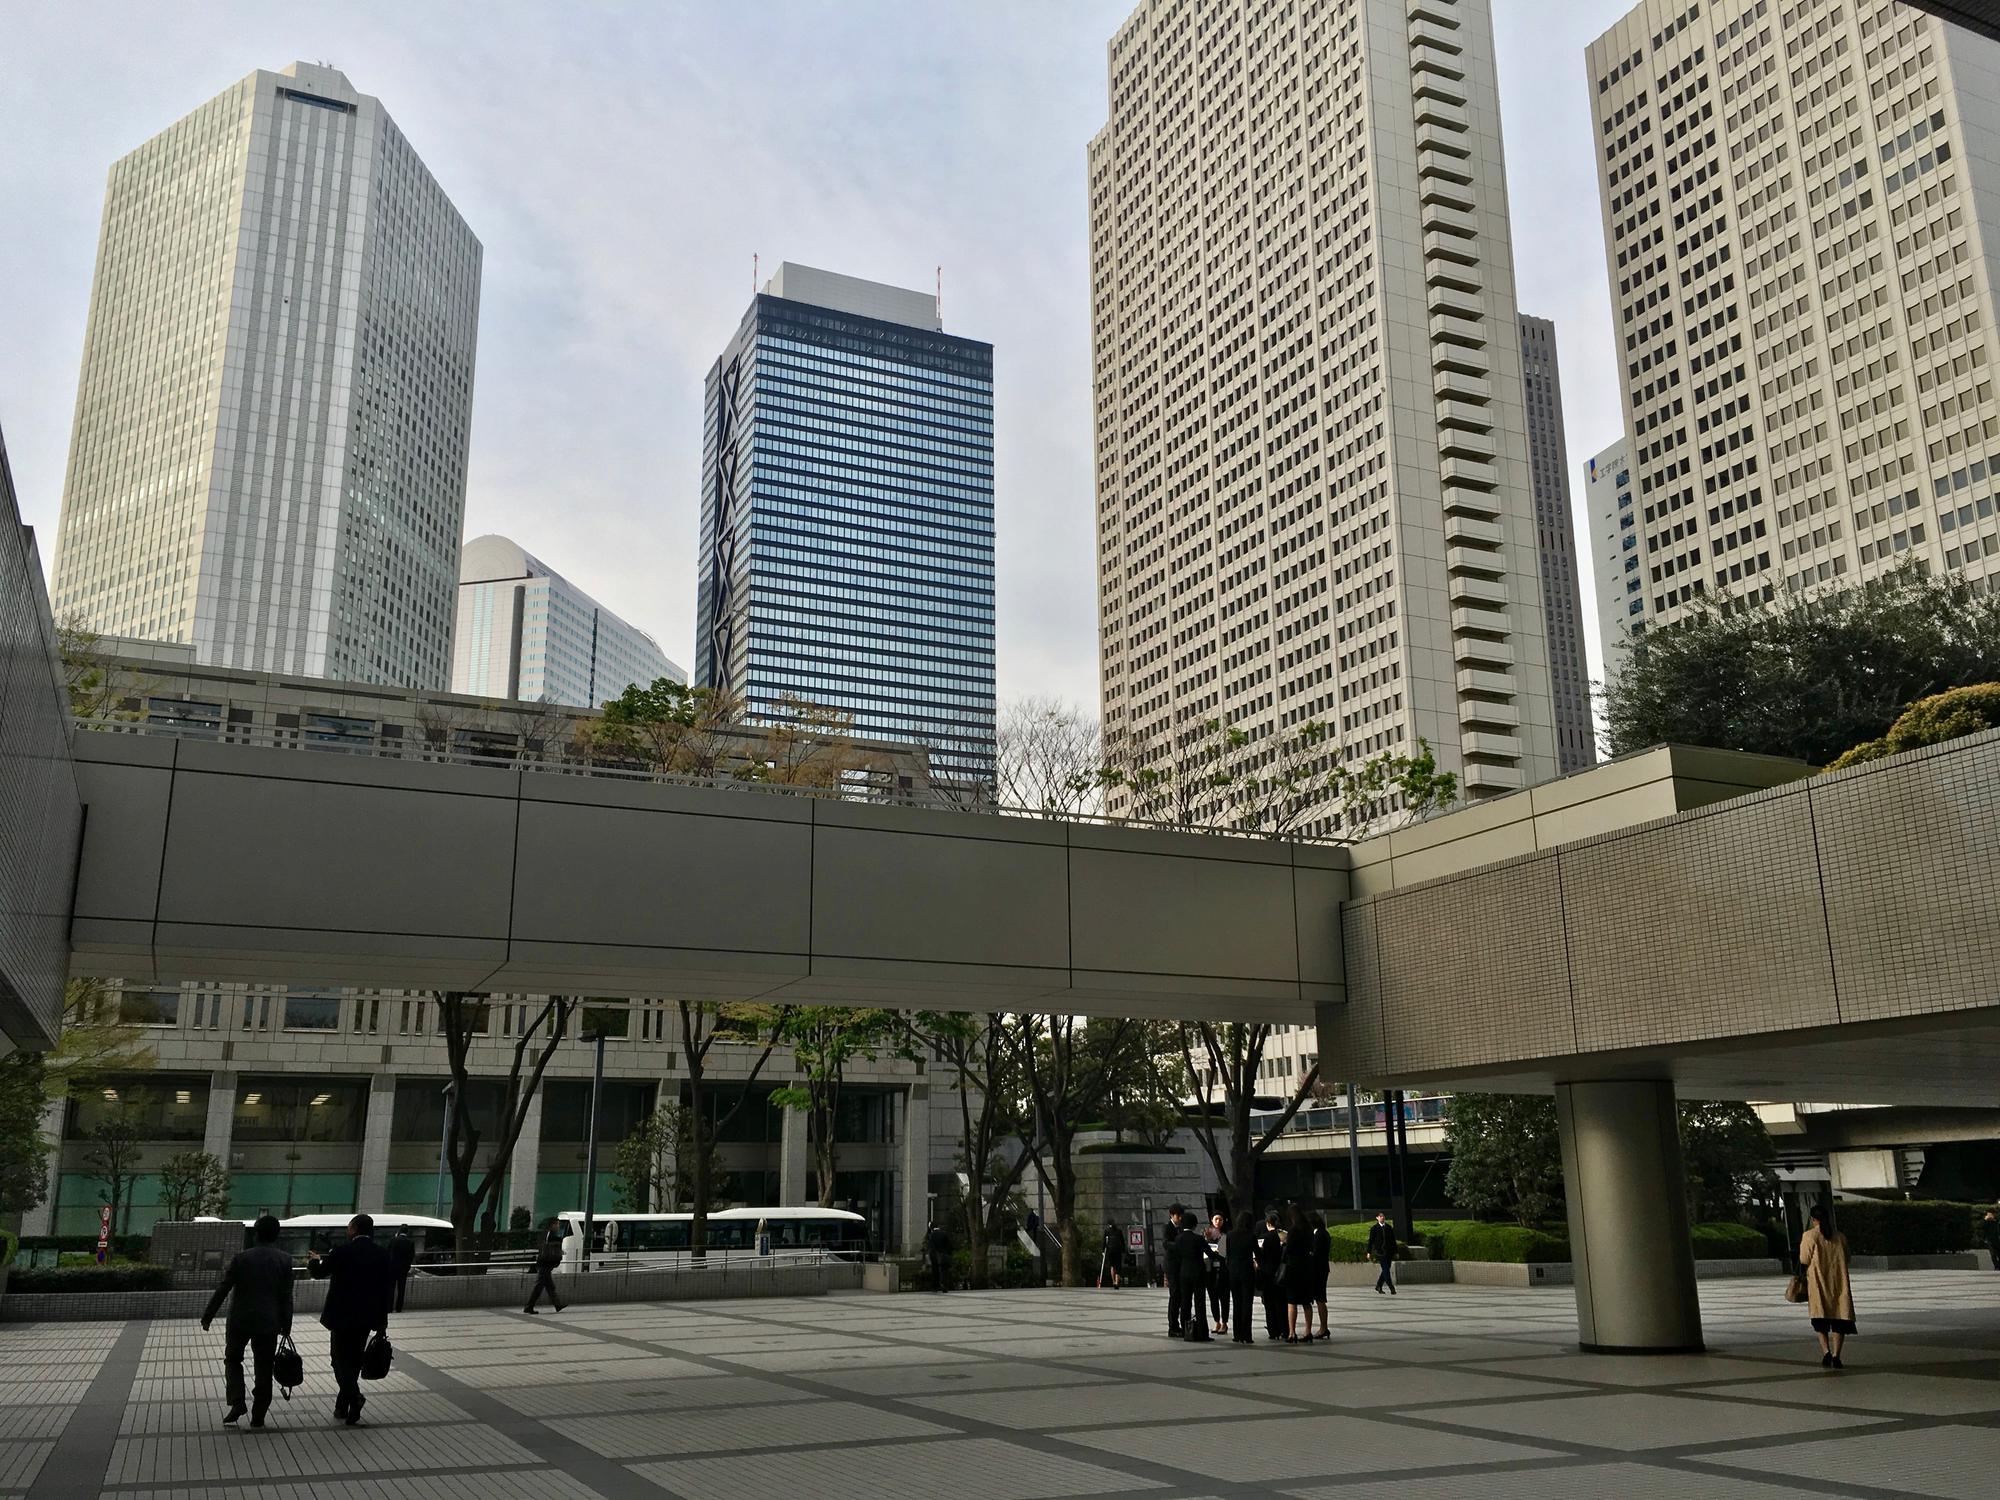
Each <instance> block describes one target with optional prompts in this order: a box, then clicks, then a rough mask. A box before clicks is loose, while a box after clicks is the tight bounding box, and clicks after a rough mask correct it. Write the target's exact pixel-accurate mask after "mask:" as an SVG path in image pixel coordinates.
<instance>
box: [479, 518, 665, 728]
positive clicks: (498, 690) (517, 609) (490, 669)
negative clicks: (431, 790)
mask: <svg viewBox="0 0 2000 1500" xmlns="http://www.w3.org/2000/svg"><path fill="white" fill-rule="evenodd" d="M662 677H666V678H671V679H672V680H673V681H675V682H686V681H687V673H686V672H685V671H683V670H682V669H681V668H679V667H677V666H675V665H674V664H673V663H672V662H670V661H668V660H667V657H666V653H665V652H663V651H661V650H660V648H659V645H658V643H656V642H655V641H654V640H653V638H652V637H651V636H650V635H647V634H646V632H645V631H643V630H640V629H639V628H638V627H636V626H633V625H628V624H626V623H625V621H623V620H621V619H619V618H618V616H616V615H614V614H613V613H612V612H611V611H610V610H608V609H606V608H605V607H604V606H603V605H601V604H599V603H598V602H597V601H596V600H595V599H593V598H591V597H590V595H588V594H586V593H585V592H584V591H583V590H582V589H580V588H578V587H577V586H576V585H575V584H573V583H571V582H570V581H569V580H568V579H566V578H564V577H563V576H562V575H561V574H560V573H557V572H556V571H555V570H554V569H552V568H550V567H549V566H548V565H547V564H545V563H543V562H542V561H541V560H540V559H539V558H536V557H534V556H532V555H530V554H529V553H528V552H527V551H526V550H524V549H523V548H522V547H521V545H520V544H519V543H518V542H514V541H511V540H509V539H508V538H507V537H504V536H481V537H474V538H473V539H472V540H471V541H469V542H467V543H466V544H465V548H464V550H463V552H462V553H461V554H460V561H459V569H458V628H457V629H456V630H455V631H453V633H452V660H451V690H452V691H453V692H454V693H471V694H474V695H476V696H479V697H485V698H520V699H525V700H527V701H528V702H531V703H534V702H541V703H567V704H571V705H573V706H575V707H578V708H597V707H600V706H601V705H602V704H603V703H604V701H605V700H606V699H607V698H615V697H617V696H618V695H619V694H620V693H622V692H624V691H625V689H626V687H627V686H628V685H629V684H631V683H637V684H639V685H640V686H641V687H647V686H650V685H651V684H653V683H654V682H656V681H658V680H659V679H660V678H662Z"/></svg>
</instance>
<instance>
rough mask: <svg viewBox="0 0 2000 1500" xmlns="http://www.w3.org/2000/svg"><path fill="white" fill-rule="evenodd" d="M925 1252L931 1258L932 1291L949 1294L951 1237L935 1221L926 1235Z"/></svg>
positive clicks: (942, 1226)
mask: <svg viewBox="0 0 2000 1500" xmlns="http://www.w3.org/2000/svg"><path fill="white" fill-rule="evenodd" d="M924 1252H925V1254H927V1255H928V1256H929V1257H930V1263H931V1289H932V1290H933V1291H939V1292H948V1291H950V1290H951V1236H950V1235H949V1234H947V1233H945V1228H944V1225H942V1224H940V1223H938V1222H936V1221H935V1220H933V1221H932V1222H931V1227H930V1229H929V1230H928V1231H926V1232H925V1234H924Z"/></svg>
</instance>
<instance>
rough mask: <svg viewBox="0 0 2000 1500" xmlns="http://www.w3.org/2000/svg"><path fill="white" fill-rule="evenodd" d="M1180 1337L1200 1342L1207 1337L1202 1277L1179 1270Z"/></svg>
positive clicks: (1206, 1302) (1206, 1309)
mask: <svg viewBox="0 0 2000 1500" xmlns="http://www.w3.org/2000/svg"><path fill="white" fill-rule="evenodd" d="M1179 1285H1180V1290H1179V1294H1178V1295H1179V1297H1180V1304H1181V1337H1182V1338H1186V1339H1192V1340H1194V1341H1195V1342H1196V1343H1202V1342H1204V1341H1206V1340H1207V1338H1208V1295H1207V1290H1208V1289H1207V1288H1206V1287H1205V1286H1203V1285H1202V1278H1201V1277H1199V1276H1190V1275H1189V1274H1188V1273H1187V1272H1185V1271H1183V1272H1181V1279H1180V1284H1179Z"/></svg>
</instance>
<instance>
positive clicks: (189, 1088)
mask: <svg viewBox="0 0 2000 1500" xmlns="http://www.w3.org/2000/svg"><path fill="white" fill-rule="evenodd" d="M114 1118H122V1119H125V1120H128V1121H130V1122H131V1124H132V1126H133V1128H134V1129H135V1130H136V1131H137V1133H138V1136H139V1139H140V1140H142V1141H195V1142H199V1141H200V1140H201V1139H202V1137H203V1136H204V1135H205V1134H206V1133H207V1127H208V1079H207V1078H205V1077H201V1076H192V1077H176V1076H173V1075H170V1074H148V1075H145V1076H129V1075H128V1076H123V1077H114V1078H107V1079H105V1080H104V1081H103V1082H102V1083H100V1084H99V1085H98V1086H97V1087H95V1088H93V1089H92V1090H91V1091H90V1092H89V1093H87V1094H85V1095H83V1096H81V1097H80V1098H78V1099H77V1101H76V1104H75V1107H74V1113H73V1114H72V1116H71V1120H70V1126H69V1129H68V1131H67V1132H66V1134H67V1135H68V1136H69V1137H70V1138H71V1139H77V1138H80V1137H83V1136H87V1135H89V1134H90V1133H91V1132H92V1131H94V1130H96V1129H97V1128H98V1127H100V1126H101V1125H103V1124H104V1123H105V1122H106V1121H108V1120H111V1119H114Z"/></svg>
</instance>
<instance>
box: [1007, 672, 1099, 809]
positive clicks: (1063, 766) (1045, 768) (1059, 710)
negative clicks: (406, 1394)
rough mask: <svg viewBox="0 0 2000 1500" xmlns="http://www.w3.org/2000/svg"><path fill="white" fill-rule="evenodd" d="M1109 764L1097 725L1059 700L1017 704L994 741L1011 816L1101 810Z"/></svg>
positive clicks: (1023, 700) (1015, 700)
mask: <svg viewBox="0 0 2000 1500" xmlns="http://www.w3.org/2000/svg"><path fill="white" fill-rule="evenodd" d="M1104 765H1105V759H1104V756H1103V753H1102V746H1101V744H1100V741H1099V735H1098V729H1097V720H1096V719H1094V718H1092V717H1091V716H1090V715H1089V714H1087V713H1085V712H1084V711H1083V710H1082V709H1080V708H1077V707H1075V706H1074V705H1072V704H1068V703H1064V702H1061V701H1060V700H1058V699H1055V698H1013V699H1009V700H1008V701H1007V702H1006V703H1004V704H1002V705H1001V706H1000V715H999V722H998V724H997V726H996V731H995V735H994V785H995V795H996V797H997V799H998V800H999V803H1000V805H1001V806H1002V807H1004V808H1007V809H1008V810H1010V811H1017V812H1033V813H1038V814H1040V815H1041V816H1043V817H1049V818H1064V817H1078V816H1081V815H1083V814H1086V813H1090V812H1094V811H1096V809H1097V805H1098V801H1099V797H1098V787H1097V773H1098V772H1099V771H1100V770H1101V769H1102V768H1103V767H1104Z"/></svg>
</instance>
